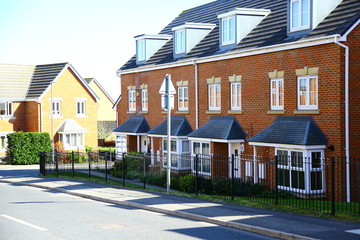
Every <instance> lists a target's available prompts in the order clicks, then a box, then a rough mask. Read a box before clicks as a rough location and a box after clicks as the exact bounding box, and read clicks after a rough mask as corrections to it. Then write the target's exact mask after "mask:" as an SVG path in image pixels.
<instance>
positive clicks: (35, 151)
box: [7, 132, 51, 165]
mask: <svg viewBox="0 0 360 240" xmlns="http://www.w3.org/2000/svg"><path fill="white" fill-rule="evenodd" d="M47 151H51V141H50V136H49V134H48V133H36V132H16V133H10V134H8V151H7V154H9V158H10V163H11V164H14V165H20V164H37V163H39V161H40V157H39V154H40V152H47Z"/></svg>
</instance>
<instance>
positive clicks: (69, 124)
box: [57, 119, 86, 133]
mask: <svg viewBox="0 0 360 240" xmlns="http://www.w3.org/2000/svg"><path fill="white" fill-rule="evenodd" d="M57 132H58V133H84V132H86V129H85V128H84V127H82V126H80V124H78V123H77V122H76V121H75V120H74V119H65V120H64V122H63V124H62V125H61V126H60V128H59V129H58V131H57Z"/></svg>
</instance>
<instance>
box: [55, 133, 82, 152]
mask: <svg viewBox="0 0 360 240" xmlns="http://www.w3.org/2000/svg"><path fill="white" fill-rule="evenodd" d="M59 138H60V142H62V144H63V146H64V148H65V150H76V149H77V148H80V149H83V148H85V144H84V134H83V133H75V132H74V133H61V134H59Z"/></svg>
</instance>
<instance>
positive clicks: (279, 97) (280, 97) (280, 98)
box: [270, 78, 284, 110]
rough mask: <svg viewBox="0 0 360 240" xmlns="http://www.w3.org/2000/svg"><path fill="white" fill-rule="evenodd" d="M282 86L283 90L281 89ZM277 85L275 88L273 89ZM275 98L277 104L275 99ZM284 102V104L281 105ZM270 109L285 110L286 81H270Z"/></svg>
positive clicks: (279, 79) (276, 79) (275, 79)
mask: <svg viewBox="0 0 360 240" xmlns="http://www.w3.org/2000/svg"><path fill="white" fill-rule="evenodd" d="M280 84H282V88H281V87H280ZM273 85H275V87H273ZM273 96H275V102H274V97H273ZM281 102H282V104H280V103H281ZM270 109H271V110H284V79H283V78H274V79H271V80H270Z"/></svg>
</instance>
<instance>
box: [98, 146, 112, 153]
mask: <svg viewBox="0 0 360 240" xmlns="http://www.w3.org/2000/svg"><path fill="white" fill-rule="evenodd" d="M98 151H99V152H112V153H113V152H114V151H115V148H114V147H98Z"/></svg>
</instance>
